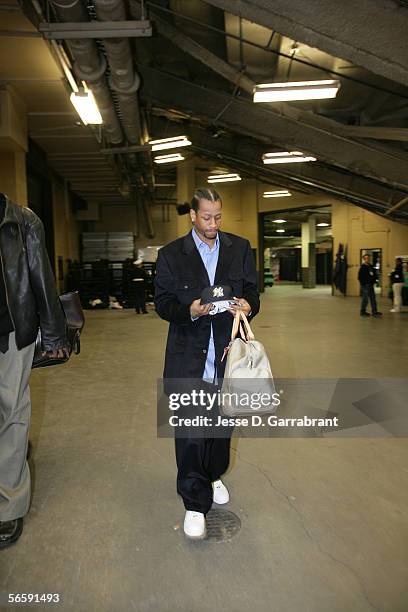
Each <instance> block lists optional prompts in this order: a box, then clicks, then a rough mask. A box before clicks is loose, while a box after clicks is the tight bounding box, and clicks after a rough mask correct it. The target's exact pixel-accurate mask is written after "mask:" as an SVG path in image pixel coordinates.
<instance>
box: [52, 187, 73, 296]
mask: <svg viewBox="0 0 408 612" xmlns="http://www.w3.org/2000/svg"><path fill="white" fill-rule="evenodd" d="M52 190H53V194H52V205H53V211H52V212H53V220H54V253H55V270H54V273H55V278H56V279H57V285H58V290H59V292H60V293H61V292H63V291H64V289H65V287H64V283H63V281H61V280H59V279H58V257H62V259H63V262H64V266H63V270H64V277H65V276H66V274H67V271H68V264H67V260H68V259H71V260H74V259H76V260H79V224H78V221H76V219H75V216H74V214H73V213H72V211H71V208H70V203H69V199H68V194H67V192H66V187H65V185H64V183H63V182H62V181H59V180H55V181H53V185H52Z"/></svg>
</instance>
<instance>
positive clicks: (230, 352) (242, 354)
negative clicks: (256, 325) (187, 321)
mask: <svg viewBox="0 0 408 612" xmlns="http://www.w3.org/2000/svg"><path fill="white" fill-rule="evenodd" d="M243 328H244V329H243ZM239 333H240V335H241V337H239V335H238V334H239ZM226 351H227V353H226V354H227V363H226V365H225V374H224V379H223V383H222V389H221V403H220V412H221V413H222V414H223V415H224V416H226V417H238V416H247V415H254V414H259V415H260V416H262V415H263V414H273V413H274V412H276V409H277V407H278V405H279V396H278V394H277V393H276V390H275V385H274V381H273V376H272V370H271V366H270V364H269V359H268V356H267V354H266V351H265V348H264V346H263V344H261V342H259V341H258V340H255V336H254V334H253V331H252V329H251V326H250V325H249V322H248V319H247V318H246V316H245V314H244V313H243V312H242V311H240V310H238V311H237V312H236V315H235V319H234V324H233V326H232V332H231V342H230V344H229V346H228V348H227V349H226Z"/></svg>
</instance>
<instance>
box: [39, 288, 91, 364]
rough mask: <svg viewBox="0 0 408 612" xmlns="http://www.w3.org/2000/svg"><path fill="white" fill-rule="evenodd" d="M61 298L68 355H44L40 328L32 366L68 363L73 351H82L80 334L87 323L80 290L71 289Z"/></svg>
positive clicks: (77, 352) (76, 352)
mask: <svg viewBox="0 0 408 612" xmlns="http://www.w3.org/2000/svg"><path fill="white" fill-rule="evenodd" d="M59 299H60V302H61V306H62V310H63V311H64V314H65V319H66V324H67V340H68V345H67V348H68V356H67V357H60V358H55V359H54V358H52V357H48V356H47V355H43V354H42V352H43V349H42V345H41V330H40V329H39V330H38V334H37V338H36V341H35V350H34V358H33V365H32V368H45V367H47V366H52V365H58V364H59V363H66V362H67V361H68V359H69V358H70V356H71V355H72V353H75V355H79V353H80V351H81V343H80V336H81V332H82V329H83V327H84V324H85V318H84V313H83V310H82V306H81V301H80V299H79V295H78V292H77V291H71V292H69V293H63V294H62V295H60V296H59Z"/></svg>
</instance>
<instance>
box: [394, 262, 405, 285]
mask: <svg viewBox="0 0 408 612" xmlns="http://www.w3.org/2000/svg"><path fill="white" fill-rule="evenodd" d="M403 282H404V270H403V267H402V264H397V265H396V266H395V270H393V271H392V272H391V283H403Z"/></svg>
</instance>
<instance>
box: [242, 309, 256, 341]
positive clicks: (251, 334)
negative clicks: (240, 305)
mask: <svg viewBox="0 0 408 612" xmlns="http://www.w3.org/2000/svg"><path fill="white" fill-rule="evenodd" d="M240 313H241V319H242V321H243V322H244V327H245V331H246V335H247V338H248V340H255V334H254V332H253V331H252V329H251V326H250V324H249V321H248V319H247V318H246V314H245V313H244V312H242V310H241V311H240Z"/></svg>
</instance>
